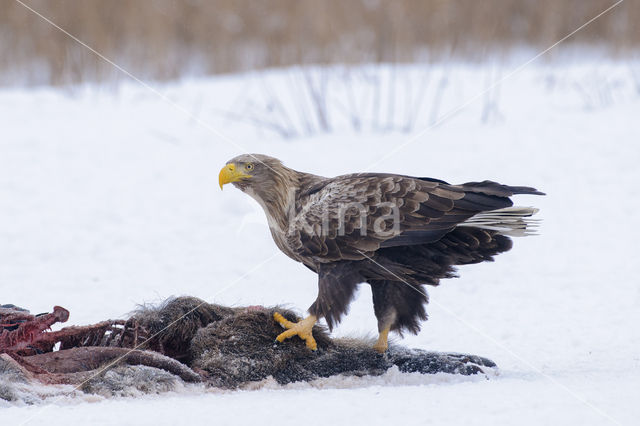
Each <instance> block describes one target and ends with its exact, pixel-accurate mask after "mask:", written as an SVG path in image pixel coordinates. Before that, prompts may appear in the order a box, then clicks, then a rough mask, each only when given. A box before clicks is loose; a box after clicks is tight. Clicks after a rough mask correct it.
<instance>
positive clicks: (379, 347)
mask: <svg viewBox="0 0 640 426" xmlns="http://www.w3.org/2000/svg"><path fill="white" fill-rule="evenodd" d="M389 330H390V327H385V328H384V329H383V330H382V331H381V332H380V335H379V336H378V341H377V342H376V344H375V345H373V349H375V350H376V351H378V352H380V353H381V354H382V353H384V352H385V351H386V350H387V348H388V347H389V343H388V338H389Z"/></svg>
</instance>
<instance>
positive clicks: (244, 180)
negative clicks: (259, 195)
mask: <svg viewBox="0 0 640 426" xmlns="http://www.w3.org/2000/svg"><path fill="white" fill-rule="evenodd" d="M285 170H287V168H286V167H284V166H283V165H282V162H281V161H280V160H278V159H277V158H273V157H269V156H268V155H263V154H242V155H238V156H237V157H234V158H232V159H231V160H229V161H227V164H226V165H225V166H224V167H223V168H222V170H220V175H219V177H218V183H220V189H222V187H223V186H224V185H225V184H227V183H232V184H233V186H235V187H236V188H239V189H240V190H242V191H245V192H246V191H247V190H253V191H254V192H264V190H266V189H267V188H268V187H271V190H273V189H276V188H273V185H275V184H276V181H277V180H279V179H278V178H279V176H280V175H281V174H282V173H283V171H285Z"/></svg>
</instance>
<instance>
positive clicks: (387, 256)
mask: <svg viewBox="0 0 640 426" xmlns="http://www.w3.org/2000/svg"><path fill="white" fill-rule="evenodd" d="M230 182H231V183H233V185H234V186H236V187H237V188H239V189H241V190H242V191H244V192H245V193H247V194H249V195H250V196H252V197H253V198H254V199H255V200H256V201H258V203H259V204H260V205H261V206H262V207H263V209H264V211H265V213H266V215H267V219H268V222H269V226H270V229H271V234H272V236H273V239H274V241H275V243H276V245H277V246H278V248H280V250H282V251H283V252H284V253H285V254H286V255H287V256H289V257H291V258H292V259H294V260H296V261H299V262H301V263H303V264H304V265H306V266H307V267H308V268H310V269H311V270H313V271H315V272H316V273H318V278H319V281H318V297H317V299H316V301H315V302H314V303H313V304H312V305H311V307H310V308H309V312H310V314H311V320H310V321H309V322H308V323H307V324H306V325H305V326H304V327H305V330H306V331H307V332H308V336H307V337H304V336H302V334H301V333H295V332H285V333H283V335H284V336H283V337H282V338H283V339H284V338H288V337H291V335H294V334H299V335H300V336H301V337H303V338H305V339H308V338H310V339H311V340H312V337H310V327H309V324H313V322H315V320H316V319H317V318H320V317H323V318H325V320H326V322H327V325H328V326H329V328H330V329H331V328H332V327H333V326H334V325H335V324H336V323H337V322H339V321H340V318H341V317H342V316H343V315H344V314H345V313H346V312H347V311H348V307H349V303H350V301H351V299H352V297H353V295H354V293H355V290H356V287H357V286H358V284H360V283H364V282H366V283H368V284H370V285H371V287H372V292H373V304H374V310H375V314H376V317H377V318H378V328H379V331H380V333H381V336H380V340H379V342H378V344H377V345H376V349H378V350H384V349H386V347H387V343H386V340H387V333H388V331H389V330H395V331H398V332H400V333H402V331H404V330H408V331H411V332H413V333H416V332H418V330H419V329H420V325H419V322H420V320H425V319H426V318H427V315H426V312H425V307H424V305H425V304H426V303H427V295H426V291H425V290H424V288H423V287H422V286H423V285H424V284H428V285H438V284H439V281H440V279H441V278H450V277H453V276H455V275H454V274H455V269H454V267H455V266H456V265H466V264H471V263H478V262H482V261H491V260H493V256H494V255H496V254H498V253H501V252H504V251H507V250H509V249H510V248H511V239H510V238H509V235H527V234H529V233H531V230H530V229H531V225H532V222H533V221H532V220H531V219H528V217H529V216H531V215H533V214H535V212H536V209H533V208H520V207H515V208H514V207H512V205H513V203H512V202H511V200H510V199H509V197H510V196H512V195H515V194H537V195H543V194H542V193H541V192H539V191H537V190H536V189H534V188H530V187H522V186H507V185H501V184H498V183H495V182H491V181H484V182H470V183H465V184H460V185H451V184H448V183H446V182H444V181H441V180H437V179H431V178H419V177H411V176H403V175H394V174H382V173H358V174H350V175H343V176H337V177H334V178H325V177H321V176H316V175H312V174H308V173H303V172H298V171H296V170H293V169H290V168H288V167H285V166H284V165H282V163H281V162H280V161H279V160H277V159H275V158H272V157H268V156H265V155H260V154H246V155H241V156H238V157H236V158H234V159H232V160H230V161H229V162H228V163H227V165H226V166H225V167H224V168H223V169H222V171H221V172H220V185H221V187H222V185H224V184H225V183H230ZM283 325H284V323H283ZM285 326H286V327H287V328H290V327H292V326H291V325H290V324H289V325H285ZM301 327H302V326H299V327H298V328H301ZM285 334H286V335H285ZM279 340H280V339H279ZM307 343H308V345H309V346H310V347H315V344H310V340H307Z"/></svg>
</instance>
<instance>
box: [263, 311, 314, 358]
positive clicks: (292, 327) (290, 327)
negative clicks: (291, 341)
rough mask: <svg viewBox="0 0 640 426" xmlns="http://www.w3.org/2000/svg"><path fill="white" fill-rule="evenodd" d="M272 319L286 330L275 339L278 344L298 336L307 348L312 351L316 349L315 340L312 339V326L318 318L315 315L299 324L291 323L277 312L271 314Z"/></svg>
mask: <svg viewBox="0 0 640 426" xmlns="http://www.w3.org/2000/svg"><path fill="white" fill-rule="evenodd" d="M273 319H274V320H276V321H277V322H278V323H280V325H281V326H283V327H284V328H286V329H287V331H284V332H282V333H280V334H279V335H278V337H276V340H277V341H278V342H283V341H284V339H288V338H290V337H293V336H296V335H297V336H300V338H301V339H303V340H304V341H305V342H306V344H307V347H308V348H309V349H311V350H313V351H315V350H316V349H318V345H317V343H316V339H314V338H313V333H312V330H313V326H314V325H315V323H316V321H317V320H318V318H317V317H316V316H315V315H309V316H308V317H306V318H305V319H303V320H302V321H299V322H291V321H289V320H288V319H286V318H285V317H283V316H282V315H280V314H279V313H278V312H275V313H274V314H273Z"/></svg>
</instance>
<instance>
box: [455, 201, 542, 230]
mask: <svg viewBox="0 0 640 426" xmlns="http://www.w3.org/2000/svg"><path fill="white" fill-rule="evenodd" d="M537 212H538V209H536V208H534V207H507V208H504V209H498V210H491V211H488V212H482V213H478V214H477V215H475V216H472V217H470V218H469V219H467V220H465V221H464V222H462V223H461V224H460V225H458V226H471V227H474V228H481V229H488V230H491V231H498V232H499V233H500V234H502V235H509V236H512V237H524V236H526V235H535V234H536V229H535V228H537V227H538V224H539V223H540V220H538V219H531V216H533V215H534V214H536V213H537Z"/></svg>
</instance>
